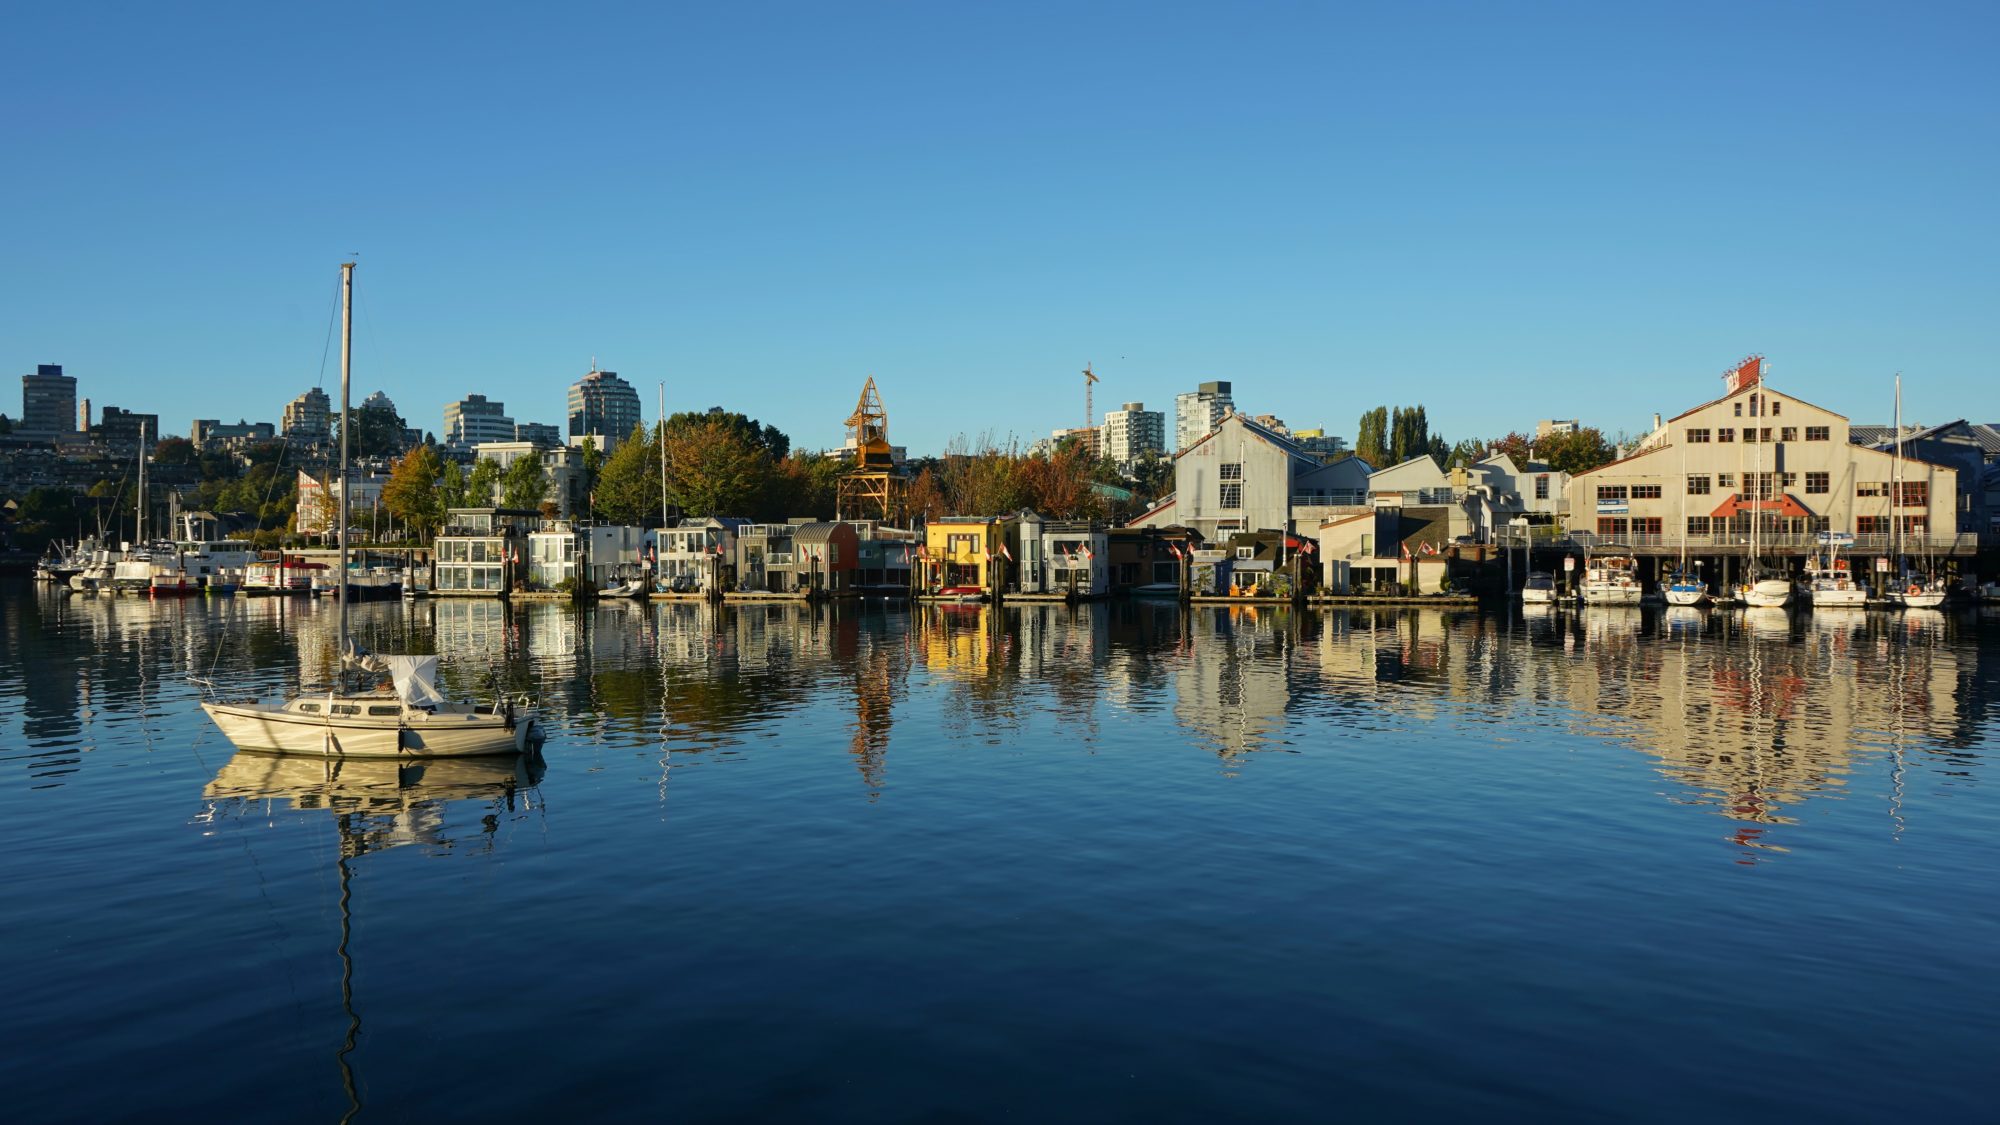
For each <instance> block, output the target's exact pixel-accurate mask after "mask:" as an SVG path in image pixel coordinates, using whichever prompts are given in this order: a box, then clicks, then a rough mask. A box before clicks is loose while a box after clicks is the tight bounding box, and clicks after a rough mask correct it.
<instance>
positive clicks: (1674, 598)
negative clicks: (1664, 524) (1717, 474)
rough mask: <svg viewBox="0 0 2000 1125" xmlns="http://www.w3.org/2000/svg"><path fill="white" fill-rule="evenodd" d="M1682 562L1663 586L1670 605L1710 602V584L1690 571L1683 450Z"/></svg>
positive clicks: (1682, 457) (1684, 455)
mask: <svg viewBox="0 0 2000 1125" xmlns="http://www.w3.org/2000/svg"><path fill="white" fill-rule="evenodd" d="M1681 482H1682V483H1681V561H1680V564H1679V565H1678V566H1676V567H1675V568H1674V570H1673V572H1672V573H1671V574H1668V575H1667V580H1666V581H1665V582H1663V583H1661V585H1662V586H1663V587H1665V589H1664V590H1663V591H1662V592H1663V593H1664V594H1665V595H1666V598H1667V604H1668V605H1700V604H1701V603H1703V602H1705V601H1707V600H1708V583H1706V582H1703V581H1702V580H1701V577H1700V576H1699V575H1698V574H1692V573H1689V571H1688V537H1687V449H1686V448H1685V447H1683V448H1682V449H1681ZM1697 565H1699V564H1697Z"/></svg>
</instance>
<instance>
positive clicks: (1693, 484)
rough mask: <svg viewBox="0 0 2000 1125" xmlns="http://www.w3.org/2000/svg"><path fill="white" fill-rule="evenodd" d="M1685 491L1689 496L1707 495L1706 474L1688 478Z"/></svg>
mask: <svg viewBox="0 0 2000 1125" xmlns="http://www.w3.org/2000/svg"><path fill="white" fill-rule="evenodd" d="M1687 490H1688V495H1689V496H1706V495H1708V474H1707V473H1703V474H1701V475H1699V476H1691V477H1689V478H1688V487H1687Z"/></svg>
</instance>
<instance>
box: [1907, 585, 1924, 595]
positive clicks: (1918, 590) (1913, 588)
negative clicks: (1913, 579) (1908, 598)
mask: <svg viewBox="0 0 2000 1125" xmlns="http://www.w3.org/2000/svg"><path fill="white" fill-rule="evenodd" d="M1904 593H1907V594H1921V593H1923V590H1922V589H1921V588H1920V587H1917V586H1911V587H1910V588H1909V589H1908V590H1905V591H1904Z"/></svg>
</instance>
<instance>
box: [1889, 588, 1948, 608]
mask: <svg viewBox="0 0 2000 1125" xmlns="http://www.w3.org/2000/svg"><path fill="white" fill-rule="evenodd" d="M1892 597H1893V598H1894V600H1895V602H1896V604H1897V605H1900V606H1902V607H1903V608H1904V609H1936V608H1937V607H1939V606H1941V605H1943V604H1944V591H1943V590H1921V591H1918V592H1917V593H1914V594H1912V593H1907V592H1905V593H1901V594H1895V595H1892Z"/></svg>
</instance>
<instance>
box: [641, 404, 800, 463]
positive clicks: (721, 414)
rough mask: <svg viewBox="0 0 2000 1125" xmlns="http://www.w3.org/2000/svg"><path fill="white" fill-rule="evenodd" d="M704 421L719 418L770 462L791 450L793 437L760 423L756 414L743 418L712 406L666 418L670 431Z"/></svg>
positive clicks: (780, 459)
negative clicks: (767, 456)
mask: <svg viewBox="0 0 2000 1125" xmlns="http://www.w3.org/2000/svg"><path fill="white" fill-rule="evenodd" d="M703 422H720V423H722V424H723V425H724V426H727V427H728V428H729V429H730V430H732V431H734V432H735V433H736V435H737V436H738V437H741V438H742V439H743V440H744V441H746V442H749V443H750V444H751V445H754V446H757V447H758V448H760V449H762V450H763V451H764V452H765V453H766V454H768V455H769V456H770V458H771V463H772V464H776V463H778V462H780V461H783V460H784V459H785V457H786V456H787V455H789V454H790V453H791V451H792V439H791V438H789V437H786V436H785V433H784V431H782V430H780V429H778V427H776V426H766V425H762V424H760V423H759V422H758V421H757V419H755V418H746V417H744V416H743V415H741V414H737V413H735V412H733V411H728V410H724V409H722V408H721V407H720V406H711V407H709V408H708V410H707V411H706V412H703V413H696V412H694V411H692V410H683V411H681V412H680V413H678V414H674V415H672V416H670V417H668V419H667V430H668V432H669V433H671V432H672V431H674V430H676V429H679V428H681V427H683V426H693V425H698V424H700V423H703Z"/></svg>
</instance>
